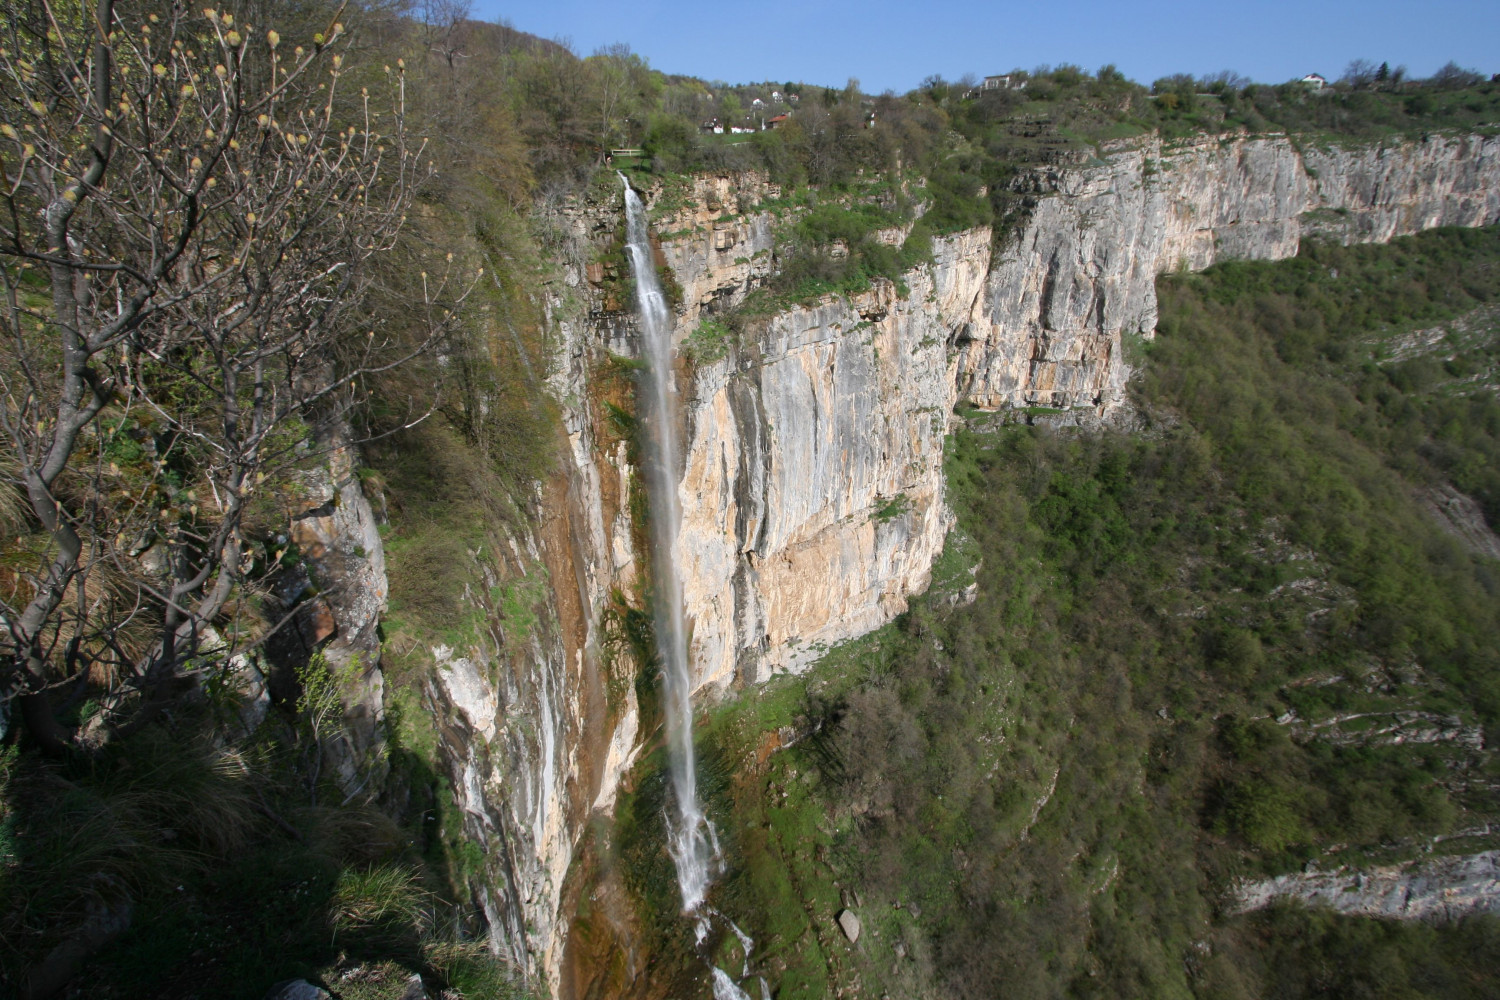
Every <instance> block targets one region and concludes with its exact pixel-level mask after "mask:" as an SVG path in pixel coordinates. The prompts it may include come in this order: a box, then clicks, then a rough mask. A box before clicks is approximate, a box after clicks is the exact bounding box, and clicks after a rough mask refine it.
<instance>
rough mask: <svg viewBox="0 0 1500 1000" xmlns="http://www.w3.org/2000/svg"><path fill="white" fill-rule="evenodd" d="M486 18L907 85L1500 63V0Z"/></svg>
mask: <svg viewBox="0 0 1500 1000" xmlns="http://www.w3.org/2000/svg"><path fill="white" fill-rule="evenodd" d="M473 4H474V8H473V16H474V17H476V18H480V19H483V20H496V19H504V20H507V21H509V22H510V23H511V24H512V25H513V26H514V27H516V28H519V29H520V30H522V31H529V32H531V33H532V34H535V35H541V36H542V37H544V38H555V39H565V40H567V41H569V42H571V43H572V45H573V48H574V50H575V51H576V52H578V53H579V54H580V55H588V54H589V53H591V52H593V51H594V50H595V49H597V48H599V47H600V46H603V45H609V44H611V43H613V42H624V43H625V44H627V45H629V46H630V47H631V49H633V50H634V51H636V52H638V53H640V54H641V55H642V56H645V57H646V58H647V59H649V60H650V62H651V65H652V66H654V67H656V68H657V69H660V70H664V71H666V72H669V73H686V74H690V75H692V76H699V77H703V78H704V79H709V80H713V79H723V80H728V81H729V82H731V83H738V82H750V81H757V80H778V81H784V80H805V81H807V82H809V83H821V84H825V85H828V84H836V85H839V86H842V85H843V83H844V81H845V80H847V79H848V78H849V77H851V76H854V77H858V78H859V80H860V83H861V85H862V87H863V89H864V90H865V91H866V92H869V93H878V92H880V91H883V90H886V89H891V90H895V91H898V92H900V91H905V90H908V89H910V88H912V87H914V86H916V85H917V83H918V82H919V81H921V79H922V78H923V77H925V76H927V75H928V74H930V73H941V74H943V75H944V76H946V77H948V78H949V79H957V78H959V77H960V76H962V75H963V74H964V73H976V74H979V75H983V74H985V73H999V72H1003V71H1005V70H1008V69H1013V68H1015V67H1017V66H1019V67H1021V68H1024V69H1031V68H1032V67H1035V66H1037V65H1040V64H1042V63H1048V64H1057V63H1064V62H1070V63H1076V64H1078V65H1080V66H1082V67H1084V68H1085V69H1087V70H1089V71H1090V72H1092V71H1094V70H1096V69H1098V68H1099V67H1100V66H1102V65H1104V64H1105V63H1114V64H1115V65H1117V66H1118V67H1119V68H1120V70H1121V71H1122V72H1124V73H1125V75H1126V76H1128V77H1131V78H1132V79H1134V80H1138V81H1140V82H1142V83H1146V84H1149V83H1150V82H1151V81H1152V80H1154V79H1156V78H1158V77H1161V76H1166V75H1168V74H1170V73H1193V74H1195V75H1203V74H1207V73H1214V72H1217V71H1219V70H1222V69H1232V70H1236V71H1237V72H1239V73H1242V74H1244V75H1245V76H1248V77H1251V78H1253V79H1256V80H1260V81H1264V82H1271V83H1280V82H1282V81H1284V80H1288V79H1291V78H1293V77H1300V76H1302V75H1303V74H1305V73H1313V72H1317V73H1322V74H1323V75H1325V76H1327V77H1329V78H1334V77H1337V76H1338V75H1340V74H1342V73H1343V71H1344V67H1345V66H1346V65H1348V63H1349V61H1350V60H1351V59H1370V60H1372V61H1374V62H1375V63H1377V64H1378V63H1380V62H1381V61H1382V60H1385V61H1389V62H1390V64H1391V66H1392V67H1395V66H1397V65H1401V64H1405V65H1406V66H1407V67H1408V68H1409V69H1410V71H1411V73H1413V74H1414V75H1417V76H1428V75H1430V74H1431V73H1432V72H1433V71H1434V70H1436V69H1437V68H1438V67H1439V66H1441V65H1442V64H1443V63H1445V62H1447V61H1448V60H1450V59H1453V60H1456V61H1457V62H1458V63H1459V64H1460V65H1461V66H1464V67H1466V68H1471V69H1477V70H1480V71H1481V72H1483V73H1485V74H1486V75H1488V74H1491V73H1495V72H1500V0H1428V2H1425V3H1424V2H1414V0H1360V2H1354V0H1321V2H1320V0H1304V2H1297V0H1267V2H1257V0H1193V2H1187V0H1136V2H1125V0H1113V2H1109V0H1022V2H1017V0H991V2H980V0H965V2H956V0H864V2H860V3H852V2H847V0H760V2H756V0H748V2H739V3H721V2H715V0H695V2H692V3H687V2H681V0H609V2H605V0H542V2H540V3H536V2H532V3H521V2H515V0H473Z"/></svg>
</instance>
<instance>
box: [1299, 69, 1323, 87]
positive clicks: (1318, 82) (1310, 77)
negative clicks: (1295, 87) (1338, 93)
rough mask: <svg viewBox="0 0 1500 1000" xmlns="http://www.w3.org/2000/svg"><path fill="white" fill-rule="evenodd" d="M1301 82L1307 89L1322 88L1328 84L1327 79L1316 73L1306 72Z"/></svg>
mask: <svg viewBox="0 0 1500 1000" xmlns="http://www.w3.org/2000/svg"><path fill="white" fill-rule="evenodd" d="M1301 82H1302V83H1304V84H1306V85H1307V89H1309V90H1322V89H1323V88H1324V87H1326V86H1328V81H1327V79H1325V78H1324V77H1323V76H1322V75H1320V74H1318V73H1309V74H1307V75H1306V76H1304V77H1303V78H1302V81H1301Z"/></svg>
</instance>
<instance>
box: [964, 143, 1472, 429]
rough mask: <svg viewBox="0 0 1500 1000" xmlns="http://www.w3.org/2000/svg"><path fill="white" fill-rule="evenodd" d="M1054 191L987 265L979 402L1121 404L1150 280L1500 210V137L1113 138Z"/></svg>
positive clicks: (971, 351) (968, 378)
mask: <svg viewBox="0 0 1500 1000" xmlns="http://www.w3.org/2000/svg"><path fill="white" fill-rule="evenodd" d="M1045 181H1046V186H1047V187H1048V188H1049V189H1050V190H1049V191H1048V193H1046V194H1044V195H1042V196H1041V197H1040V198H1039V199H1038V201H1037V204H1036V207H1035V210H1034V212H1033V213H1032V215H1031V217H1030V219H1029V221H1028V222H1027V223H1026V225H1025V226H1023V227H1022V228H1021V230H1020V231H1019V232H1018V233H1017V234H1015V236H1014V237H1013V238H1012V239H1011V240H1010V241H1008V242H1007V244H1006V246H1005V248H1004V250H1003V252H1001V253H1000V254H999V255H998V257H997V259H996V261H995V267H994V269H993V271H992V272H991V274H990V278H989V284H988V289H987V297H986V309H985V315H984V317H983V318H982V319H981V321H980V322H979V323H978V324H976V325H975V327H974V328H973V329H971V330H970V331H968V333H967V334H966V335H965V336H963V337H962V338H961V340H960V342H959V343H958V344H957V347H958V350H959V353H960V360H959V375H958V377H959V385H960V391H961V394H962V395H963V396H964V397H966V398H967V399H969V400H970V401H971V402H973V403H975V404H976V405H979V406H985V407H995V406H1004V405H1012V406H1025V405H1045V406H1055V407H1092V408H1095V409H1096V410H1097V411H1099V412H1101V413H1102V412H1106V411H1108V410H1110V409H1112V408H1114V407H1115V406H1117V405H1118V404H1119V403H1120V402H1121V400H1122V399H1123V389H1124V384H1125V380H1126V378H1127V376H1128V369H1127V367H1126V365H1125V362H1124V358H1123V344H1124V341H1125V339H1126V338H1128V337H1130V336H1142V337H1150V336H1151V335H1152V333H1153V331H1154V330H1155V327H1156V287H1155V281H1156V276H1157V275H1158V274H1160V273H1163V272H1166V271H1171V270H1176V269H1186V270H1197V269H1200V268H1204V267H1207V266H1209V265H1210V264H1213V263H1214V262H1215V261H1218V260H1228V259H1256V260H1279V259H1281V258H1284V257H1289V256H1292V255H1294V254H1295V253H1296V252H1297V248H1298V246H1299V244H1300V242H1301V238H1302V236H1303V235H1305V234H1314V233H1316V234H1319V235H1323V236H1326V237H1331V238H1334V239H1339V240H1342V241H1344V242H1370V241H1383V240H1388V239H1390V238H1391V237H1393V236H1400V235H1405V234H1409V233H1415V232H1418V231H1420V230H1422V229H1427V228H1431V227H1433V226H1441V225H1462V226H1476V225H1486V224H1489V223H1493V222H1495V221H1497V220H1500V139H1494V138H1482V137H1451V138H1441V137H1439V138H1432V139H1429V140H1427V141H1425V142H1417V141H1403V142H1397V143H1392V144H1388V145H1383V146H1372V147H1361V148H1354V149H1347V148H1338V147H1329V148H1323V147H1315V146H1302V145H1299V144H1298V143H1297V142H1296V141H1294V140H1292V139H1290V138H1287V137H1284V136H1273V137H1267V138H1259V139H1250V138H1237V139H1229V140H1220V139H1218V138H1204V139H1198V140H1195V141H1192V142H1184V143H1163V142H1161V141H1159V140H1156V139H1151V140H1146V141H1135V142H1130V143H1122V144H1117V145H1116V146H1115V147H1114V148H1113V150H1112V151H1107V152H1106V153H1105V154H1104V158H1103V160H1102V161H1096V162H1094V163H1093V164H1092V165H1087V166H1078V167H1071V168H1066V169H1063V170H1060V171H1058V172H1057V173H1056V174H1055V175H1053V176H1051V177H1049V178H1046V179H1045Z"/></svg>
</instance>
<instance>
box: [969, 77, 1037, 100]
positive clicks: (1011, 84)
mask: <svg viewBox="0 0 1500 1000" xmlns="http://www.w3.org/2000/svg"><path fill="white" fill-rule="evenodd" d="M1025 89H1026V81H1025V80H1023V79H1021V78H1020V77H1018V76H1016V75H1015V74H1014V73H1002V74H1000V75H998V76H987V77H985V78H984V82H983V83H981V84H980V85H979V86H977V87H974V88H972V89H970V90H966V91H964V96H965V97H973V96H974V95H975V94H981V93H983V92H984V91H986V90H1025Z"/></svg>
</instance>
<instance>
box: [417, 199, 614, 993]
mask: <svg viewBox="0 0 1500 1000" xmlns="http://www.w3.org/2000/svg"><path fill="white" fill-rule="evenodd" d="M580 224H582V223H580ZM575 250H576V251H577V253H573V251H575ZM581 254H582V251H581V250H578V248H577V247H572V248H570V255H571V257H572V258H577V259H570V260H568V261H566V262H565V264H564V268H563V273H564V276H565V278H566V279H568V280H566V281H565V282H564V283H563V284H562V286H561V287H560V288H558V289H554V290H552V291H551V292H549V294H548V300H547V304H548V306H549V327H550V335H551V339H552V343H553V344H554V345H555V347H556V351H555V354H554V356H553V358H552V359H551V376H550V379H549V383H550V384H549V391H550V392H551V394H552V395H553V396H554V397H555V398H556V399H558V400H559V401H560V403H561V418H562V421H561V422H562V437H563V440H562V441H561V445H562V448H561V450H562V451H563V456H562V457H563V460H562V462H561V463H560V469H559V471H558V472H557V473H556V474H555V475H554V476H553V477H551V478H550V479H549V480H548V481H546V482H544V483H542V484H540V486H539V489H538V493H537V495H536V496H535V497H531V498H527V501H528V502H527V504H526V506H527V508H528V509H529V511H530V512H531V516H530V517H529V518H528V519H526V520H524V521H522V522H520V523H517V524H506V525H493V526H491V532H492V537H491V539H490V543H489V546H488V549H489V551H484V552H479V553H475V554H474V555H475V560H476V567H477V570H478V572H479V573H480V575H481V576H482V581H483V587H482V588H478V587H476V588H474V589H475V591H476V592H475V593H473V594H471V595H470V598H469V599H470V600H472V601H473V602H474V603H476V604H477V605H479V607H480V608H482V609H483V618H484V620H485V622H486V633H487V634H486V635H485V636H484V639H485V641H483V642H481V644H480V645H478V646H475V647H471V648H468V649H450V648H447V647H443V646H439V647H436V648H434V649H433V650H432V651H431V653H432V657H433V662H434V667H435V669H434V671H433V675H432V678H431V680H430V682H429V684H428V697H429V699H430V701H431V704H432V705H433V707H434V708H435V709H436V714H437V717H438V720H439V723H440V730H439V738H440V741H441V744H442V756H443V757H444V759H445V760H446V762H447V765H448V771H449V776H450V781H451V785H452V788H453V794H454V797H455V799H456V804H457V806H458V808H459V810H460V811H461V813H462V814H463V818H464V829H465V834H466V837H467V839H468V840H470V841H471V842H473V843H475V844H477V845H480V847H481V849H482V851H483V856H484V861H483V871H482V873H479V877H478V878H477V879H476V880H475V882H474V884H473V887H474V890H475V896H476V898H477V900H478V902H479V904H480V905H481V907H482V908H483V910H484V913H485V916H486V920H487V922H488V924H489V931H490V941H491V945H492V947H493V949H494V950H495V951H496V952H497V953H498V954H501V955H504V956H506V957H507V958H509V959H510V960H511V961H512V962H513V963H514V964H515V965H516V966H517V967H518V968H519V969H522V970H524V971H525V972H526V973H527V974H528V975H529V976H531V977H534V978H535V980H536V981H539V982H540V983H543V984H545V986H546V989H547V991H548V993H549V994H551V995H556V994H557V991H558V985H559V972H560V969H561V966H562V960H563V948H564V945H565V943H566V940H567V931H568V916H567V915H568V913H569V912H570V910H569V907H568V906H566V905H565V903H564V892H565V878H566V875H567V873H568V868H569V865H570V864H571V862H572V860H573V855H574V851H575V848H576V847H577V844H578V842H579V839H580V837H581V836H582V834H583V832H584V830H585V829H586V828H587V825H588V821H589V818H590V817H591V816H592V815H593V814H594V812H595V811H596V810H600V809H602V810H606V811H607V810H609V809H610V808H612V806H613V802H614V797H615V794H616V791H617V790H618V788H619V785H620V781H621V778H622V776H623V774H624V773H625V771H626V770H627V769H628V768H629V767H630V765H631V763H632V762H633V760H634V757H635V754H636V753H637V751H638V743H639V740H640V733H639V718H638V711H637V703H636V696H635V689H634V687H633V685H631V684H630V683H628V682H626V683H611V678H610V676H609V675H608V669H607V658H606V657H605V656H604V655H603V654H602V652H601V645H602V638H601V637H602V633H603V620H604V615H605V611H606V608H607V607H608V599H609V592H610V589H611V588H612V587H616V586H620V585H621V584H622V583H624V582H628V581H629V579H630V578H631V577H632V575H633V573H634V555H633V553H632V552H631V550H630V546H629V533H630V525H629V520H628V516H627V515H626V514H625V512H624V509H623V503H622V498H623V497H624V495H625V487H624V483H623V477H624V476H626V475H628V471H629V470H628V466H625V463H624V449H623V446H621V447H620V448H618V449H614V450H606V449H603V448H602V447H601V445H600V442H599V441H598V439H597V436H596V435H597V432H598V424H597V413H596V412H595V411H594V408H593V407H592V406H591V404H590V401H589V391H590V386H589V379H590V376H591V373H592V372H593V371H594V370H595V367H596V365H597V364H598V361H599V355H600V353H601V350H602V344H601V343H600V342H599V341H598V340H596V339H595V337H596V336H601V335H602V334H601V332H600V330H599V329H597V328H596V327H595V326H593V325H591V324H589V323H587V322H582V321H580V318H579V310H578V307H577V302H576V300H575V301H572V302H571V304H570V294H569V292H568V291H567V290H568V289H570V288H576V287H578V286H579V285H581V284H582V281H581V275H582V273H583V267H584V264H583V263H582V259H581ZM481 589H482V591H483V592H482V593H481V592H478V591H480V590H481ZM507 604H509V605H512V606H520V607H522V608H523V609H525V611H524V613H523V614H521V615H519V616H508V615H507V614H506V611H505V606H506V605H507Z"/></svg>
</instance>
